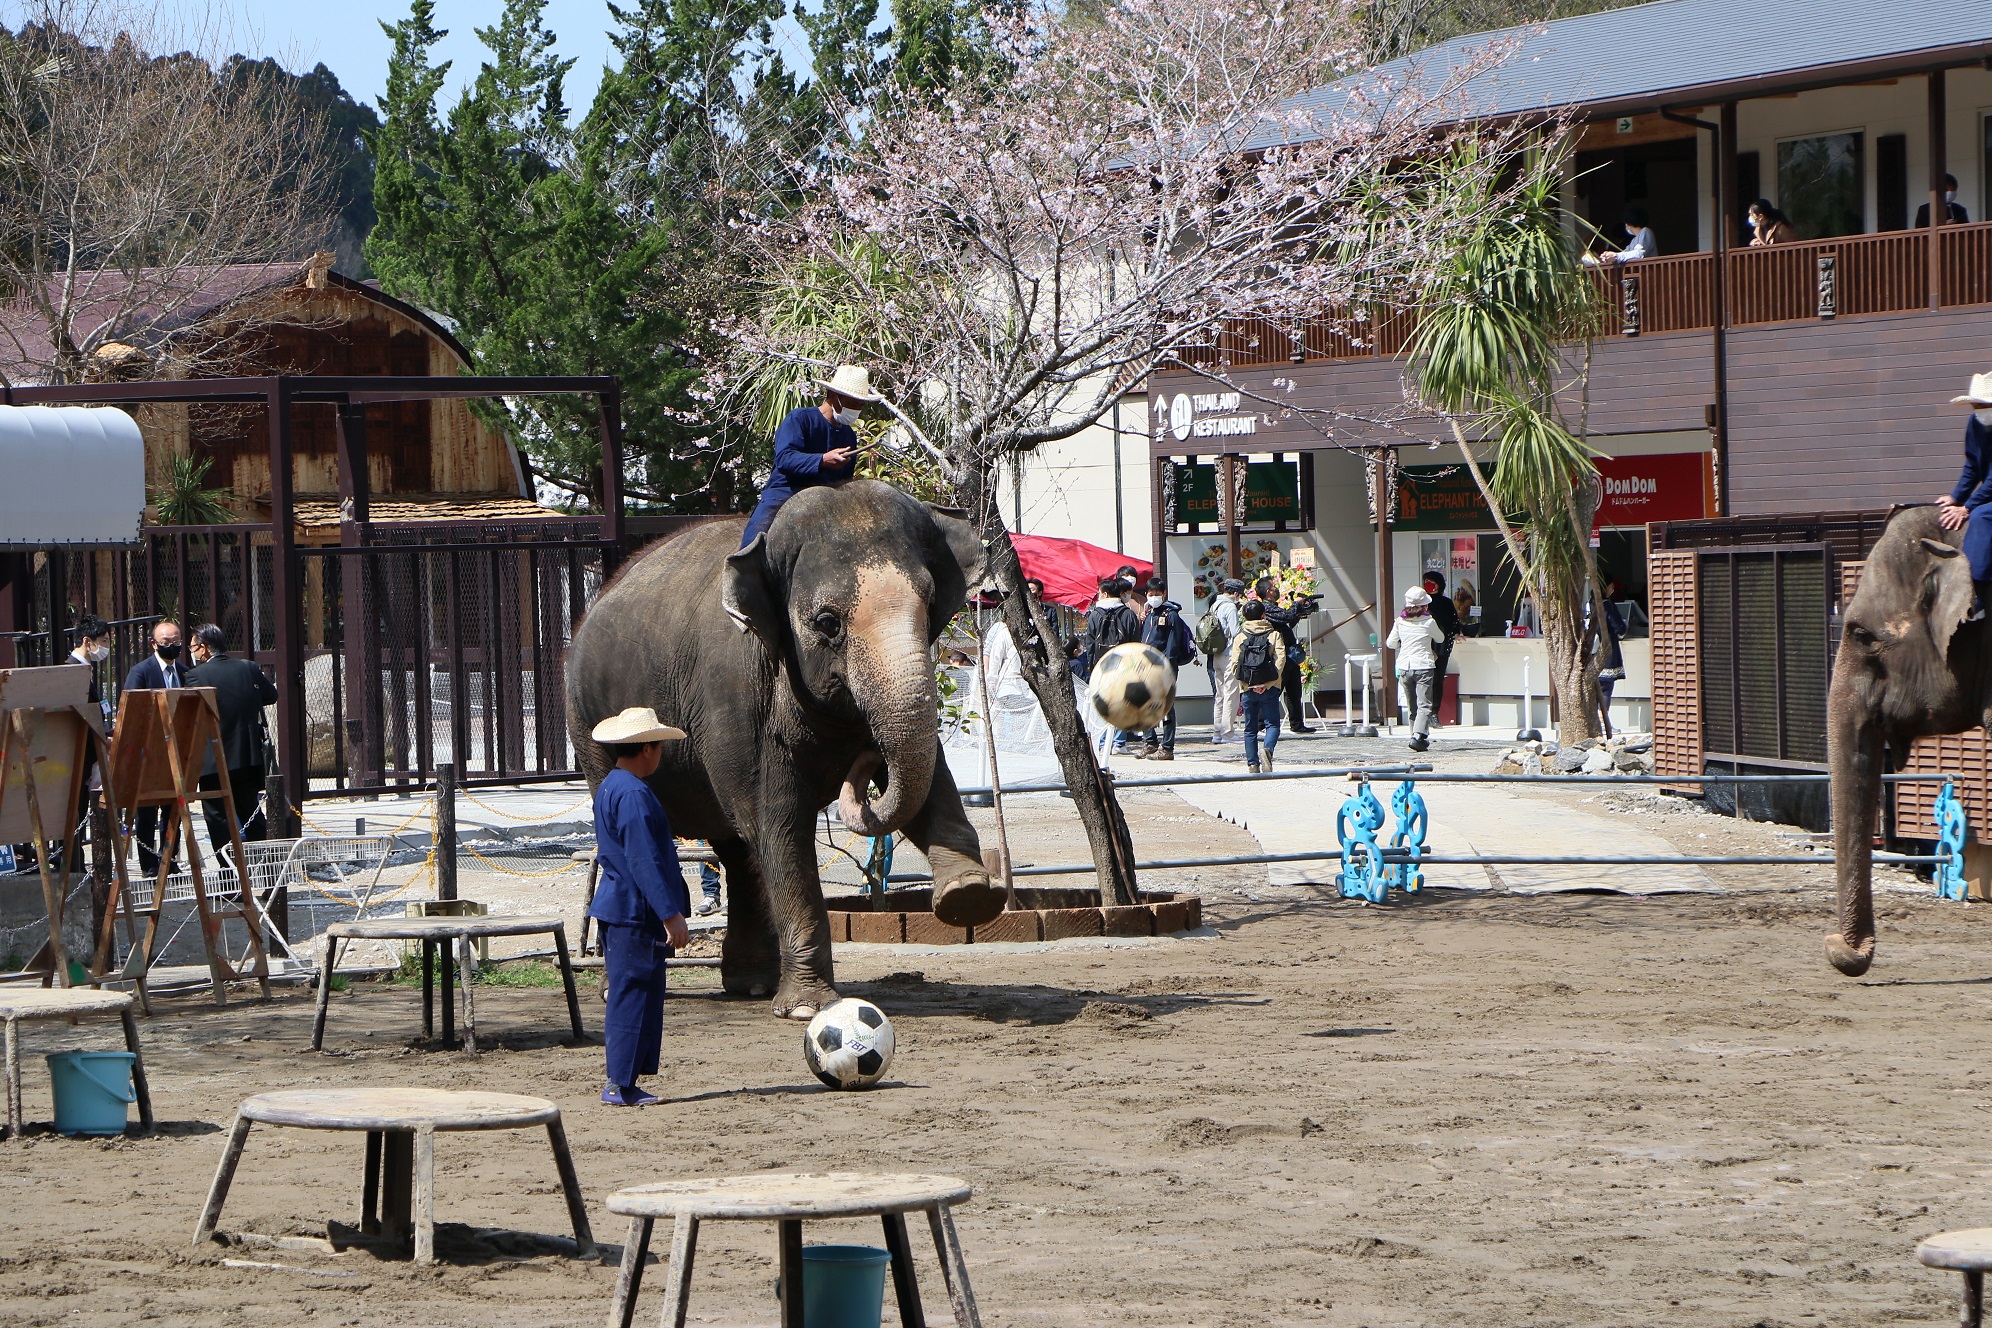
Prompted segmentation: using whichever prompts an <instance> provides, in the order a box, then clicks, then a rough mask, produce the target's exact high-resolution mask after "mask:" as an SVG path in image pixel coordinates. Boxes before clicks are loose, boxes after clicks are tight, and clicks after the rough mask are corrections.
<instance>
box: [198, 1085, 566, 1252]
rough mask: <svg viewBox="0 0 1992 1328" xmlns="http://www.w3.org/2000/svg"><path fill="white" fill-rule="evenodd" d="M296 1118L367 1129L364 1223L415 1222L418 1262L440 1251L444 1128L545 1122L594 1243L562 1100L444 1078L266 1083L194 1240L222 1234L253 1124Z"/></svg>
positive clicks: (300, 1122) (233, 1136) (393, 1227)
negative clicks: (453, 1085) (218, 1226)
mask: <svg viewBox="0 0 1992 1328" xmlns="http://www.w3.org/2000/svg"><path fill="white" fill-rule="evenodd" d="M257 1121H261V1122H262V1123H263V1124H265V1125H287V1126H291V1127H294V1128H296V1129H302V1130H365V1131H366V1134H367V1174H366V1183H365V1185H364V1187H363V1189H362V1197H361V1200H360V1231H361V1232H362V1233H363V1234H365V1235H370V1236H372V1235H379V1236H384V1237H387V1238H389V1239H394V1240H400V1239H403V1238H405V1237H406V1236H407V1234H408V1231H409V1227H410V1226H411V1219H412V1226H413V1228H414V1235H415V1262H416V1263H418V1264H429V1263H434V1262H435V1259H436V1181H435V1177H436V1135H437V1134H438V1133H443V1132H448V1131H454V1130H524V1129H530V1128H531V1127H532V1126H535V1125H544V1126H546V1133H547V1139H548V1141H549V1142H550V1143H552V1145H553V1162H554V1165H555V1166H556V1167H557V1168H559V1170H560V1188H561V1190H562V1192H563V1193H565V1195H566V1196H567V1216H568V1220H569V1221H571V1222H572V1223H573V1224H574V1241H575V1243H576V1244H577V1245H579V1246H580V1247H581V1249H580V1253H581V1255H582V1257H583V1258H586V1257H588V1256H589V1255H592V1254H593V1253H594V1252H595V1237H594V1234H593V1233H592V1232H591V1231H590V1230H589V1229H588V1208H587V1205H586V1204H585V1203H583V1202H582V1199H581V1182H580V1181H579V1180H578V1179H577V1178H576V1177H575V1175H574V1159H573V1158H572V1157H571V1156H570V1155H569V1154H568V1151H567V1132H566V1131H565V1130H564V1129H562V1128H561V1124H560V1108H559V1107H556V1106H555V1105H553V1103H551V1102H548V1101H547V1100H546V1099H545V1098H538V1097H521V1096H519V1095H518V1094H516V1093H452V1092H447V1091H445V1090H443V1089H440V1088H324V1089H320V1088H308V1089H299V1090H295V1091H292V1092H285V1093H259V1094H257V1095H256V1096H255V1097H252V1098H249V1099H248V1100H247V1101H245V1102H244V1103H243V1104H242V1105H241V1106H240V1107H239V1108H237V1109H236V1114H235V1129H234V1130H233V1131H232V1132H231V1133H230V1134H229V1136H228V1147H227V1148H226V1149H225V1150H224V1151H223V1152H222V1155H221V1165H220V1166H219V1167H217V1168H215V1173H214V1185H213V1186H212V1187H211V1188H210V1189H209V1190H208V1197H207V1205H206V1206H205V1207H204V1208H202V1209H201V1220H200V1225H198V1226H197V1227H195V1228H194V1248H196V1249H199V1248H200V1247H201V1246H203V1245H205V1244H207V1242H208V1241H209V1240H210V1239H212V1238H213V1236H214V1226H215V1223H216V1222H218V1221H219V1220H220V1219H221V1205H222V1204H223V1202H225V1201H226V1200H227V1198H228V1187H229V1185H230V1183H231V1182H233V1181H234V1179H235V1167H236V1164H237V1163H238V1162H240V1161H241V1160H242V1147H243V1145H244V1144H246V1143H247V1142H248V1141H249V1127H250V1126H251V1125H252V1124H254V1123H256V1122H257Z"/></svg>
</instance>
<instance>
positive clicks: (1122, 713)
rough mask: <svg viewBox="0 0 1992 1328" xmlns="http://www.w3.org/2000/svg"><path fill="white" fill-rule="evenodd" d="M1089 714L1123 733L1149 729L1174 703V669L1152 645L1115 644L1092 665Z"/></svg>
mask: <svg viewBox="0 0 1992 1328" xmlns="http://www.w3.org/2000/svg"><path fill="white" fill-rule="evenodd" d="M1086 691H1087V696H1088V697H1089V698H1090V699H1091V700H1092V703H1093V713H1094V714H1096V715H1098V716H1099V717H1100V718H1101V719H1104V720H1106V721H1107V723H1108V724H1110V725H1112V726H1113V727H1114V728H1117V729H1120V730H1122V731H1123V732H1133V731H1139V730H1143V729H1152V728H1154V727H1155V726H1156V725H1157V724H1160V723H1161V722H1162V717H1163V716H1164V715H1166V714H1168V713H1169V707H1170V706H1172V705H1174V704H1176V670H1175V667H1174V666H1173V665H1171V664H1170V663H1169V661H1168V659H1167V658H1166V657H1165V656H1164V655H1163V654H1162V652H1161V651H1159V650H1157V649H1156V648H1155V647H1154V646H1145V645H1142V644H1141V643H1140V642H1137V641H1129V642H1127V643H1125V644H1123V645H1117V646H1115V647H1114V648H1113V649H1112V650H1109V651H1108V652H1107V653H1106V654H1104V655H1102V656H1100V660H1099V662H1098V663H1097V664H1095V665H1093V681H1092V682H1091V684H1090V685H1089V686H1088V687H1087V689H1086Z"/></svg>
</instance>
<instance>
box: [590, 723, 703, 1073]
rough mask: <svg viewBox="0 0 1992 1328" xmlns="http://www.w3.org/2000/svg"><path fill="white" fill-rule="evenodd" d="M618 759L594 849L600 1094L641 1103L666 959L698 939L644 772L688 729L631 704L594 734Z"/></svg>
mask: <svg viewBox="0 0 1992 1328" xmlns="http://www.w3.org/2000/svg"><path fill="white" fill-rule="evenodd" d="M590 736H591V737H593V738H594V739H595V741H596V742H599V743H601V744H602V745H603V746H604V747H606V748H607V749H608V753H609V755H610V756H611V757H612V758H614V760H615V763H616V768H615V769H613V770H611V771H609V773H608V775H607V777H605V778H604V779H603V780H602V782H601V784H600V785H598V786H597V787H596V789H595V855H596V861H597V862H599V863H600V864H601V880H600V882H599V884H598V885H597V886H596V889H595V902H594V904H593V905H591V906H590V907H589V909H588V915H589V916H590V917H592V918H594V919H595V920H596V921H597V922H599V923H600V924H601V927H602V980H603V983H604V984H605V986H606V987H607V993H608V994H607V1001H608V1009H607V1010H606V1011H605V1012H604V1014H603V1016H602V1040H603V1041H604V1042H605V1043H606V1044H607V1048H608V1071H609V1086H608V1087H607V1088H604V1089H603V1090H602V1101H603V1102H604V1103H606V1104H608V1105H609V1106H612V1107H641V1106H647V1105H648V1104H650V1103H652V1102H655V1101H657V1096H656V1094H654V1093H646V1092H644V1091H643V1090H642V1089H641V1088H638V1087H637V1086H636V1081H637V1079H638V1078H640V1077H641V1076H643V1075H646V1074H656V1073H657V1058H658V1052H659V1050H660V1049H661V1047H662V1046H663V1043H664V961H665V959H667V958H669V957H670V955H671V954H672V952H673V951H674V950H675V949H676V947H678V946H681V945H684V944H685V943H686V942H687V941H689V940H690V939H691V932H690V931H689V929H687V927H686V926H685V918H686V915H688V914H689V913H690V912H691V911H692V897H691V892H690V891H689V890H688V889H686V887H685V877H684V874H683V873H682V872H681V871H680V870H679V869H678V850H677V846H676V845H675V844H673V843H672V841H671V823H670V822H669V821H668V820H666V819H665V816H664V804H663V803H661V802H659V801H657V795H656V794H655V793H653V792H651V791H650V785H649V784H647V783H645V782H644V781H645V780H647V779H649V778H650V777H651V776H652V775H654V774H656V773H657V765H658V762H660V761H662V760H663V759H664V744H665V743H666V742H667V741H672V740H675V739H678V738H682V737H684V736H685V733H684V730H682V729H674V728H672V727H671V726H670V725H668V724H666V723H664V722H663V721H662V720H660V719H658V718H657V712H656V711H655V710H652V709H650V708H649V707H648V706H632V707H630V708H629V709H628V710H625V711H623V712H622V713H621V714H619V715H616V716H614V717H613V718H610V719H605V720H603V721H602V722H601V723H599V724H597V725H596V726H595V728H594V731H593V732H592V733H591V735H590Z"/></svg>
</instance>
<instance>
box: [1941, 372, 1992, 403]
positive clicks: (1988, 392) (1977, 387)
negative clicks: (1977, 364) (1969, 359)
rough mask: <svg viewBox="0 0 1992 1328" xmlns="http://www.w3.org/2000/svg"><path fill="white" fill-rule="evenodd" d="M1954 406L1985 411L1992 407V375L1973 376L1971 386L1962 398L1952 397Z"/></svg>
mask: <svg viewBox="0 0 1992 1328" xmlns="http://www.w3.org/2000/svg"><path fill="white" fill-rule="evenodd" d="M1951 405H1953V406H1974V407H1977V408H1979V409H1983V408H1984V407H1987V406H1992V373H1982V374H1973V375H1971V386H1970V387H1969V388H1968V389H1966V391H1965V394H1964V395H1963V396H1961V397H1952V398H1951Z"/></svg>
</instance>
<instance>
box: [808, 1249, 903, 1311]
mask: <svg viewBox="0 0 1992 1328" xmlns="http://www.w3.org/2000/svg"><path fill="white" fill-rule="evenodd" d="M891 1262H892V1256H891V1255H890V1254H888V1253H887V1252H886V1251H884V1250H881V1249H875V1248H873V1247H872V1246H870V1245H805V1246H803V1247H802V1328H879V1320H880V1319H881V1318H882V1317H883V1316H884V1312H885V1311H884V1306H885V1270H886V1266H887V1265H888V1264H890V1263H891Z"/></svg>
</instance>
